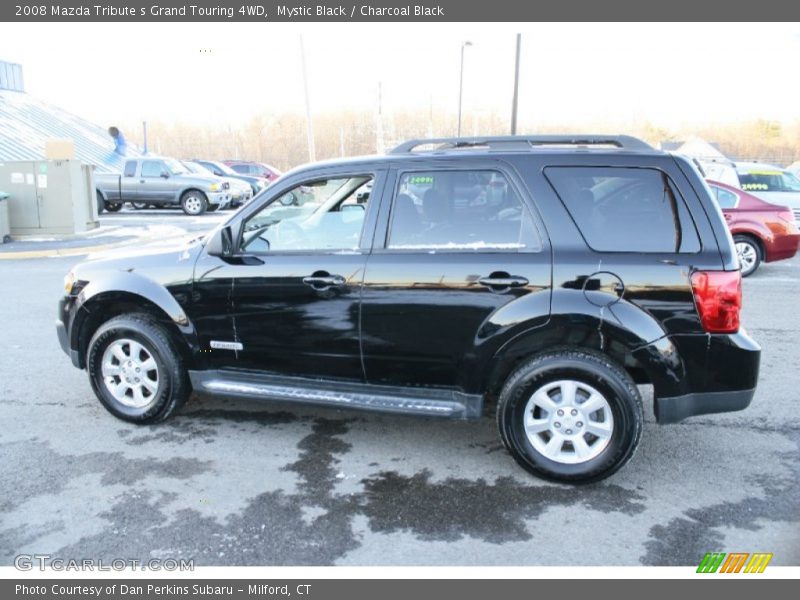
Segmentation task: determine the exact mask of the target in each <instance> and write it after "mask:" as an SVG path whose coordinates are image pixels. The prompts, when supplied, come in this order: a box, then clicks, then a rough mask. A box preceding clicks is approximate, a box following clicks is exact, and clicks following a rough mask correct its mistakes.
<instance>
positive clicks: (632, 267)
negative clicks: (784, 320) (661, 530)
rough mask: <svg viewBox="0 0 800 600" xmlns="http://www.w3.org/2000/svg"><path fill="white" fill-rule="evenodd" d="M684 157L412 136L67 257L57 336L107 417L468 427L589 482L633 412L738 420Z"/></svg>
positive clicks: (593, 141) (753, 355)
mask: <svg viewBox="0 0 800 600" xmlns="http://www.w3.org/2000/svg"><path fill="white" fill-rule="evenodd" d="M741 296H742V293H741V277H740V273H739V264H738V262H737V258H736V253H735V251H734V247H733V243H732V240H731V236H730V233H729V232H728V229H727V227H726V226H725V220H724V219H723V216H722V214H721V212H720V210H719V208H718V207H717V205H716V203H715V202H713V201H712V199H711V195H710V193H709V190H708V188H707V187H706V185H705V183H704V181H703V179H702V177H701V176H700V175H699V173H698V172H697V170H696V169H695V167H694V166H693V165H692V164H691V163H690V162H688V161H687V160H684V159H683V158H680V157H678V156H672V155H670V154H666V153H663V152H660V151H656V150H654V149H653V148H651V147H650V146H648V145H647V144H645V143H644V142H642V141H640V140H637V139H635V138H631V137H627V136H612V137H596V136H585V137H559V136H544V137H500V138H476V139H435V140H416V141H412V142H408V143H406V144H403V145H401V146H399V147H398V148H396V149H395V150H393V151H392V152H390V153H389V154H388V155H386V156H376V157H371V158H359V159H352V160H341V161H334V162H325V163H320V164H314V165H309V166H305V167H301V168H299V169H296V170H294V171H293V172H291V173H289V174H287V175H285V176H284V177H282V178H281V179H280V180H278V181H277V182H276V183H274V184H273V185H272V186H271V187H270V188H269V190H267V191H266V192H265V193H263V194H262V195H261V196H259V197H258V198H256V199H255V200H254V201H253V202H252V203H251V204H249V205H248V206H246V207H245V208H243V209H242V210H240V211H239V212H238V213H236V214H235V215H233V216H232V217H231V218H230V219H228V221H227V222H225V223H223V224H222V225H220V226H219V227H217V228H216V229H215V230H214V231H212V232H211V233H210V234H209V235H207V236H206V237H205V238H204V239H202V240H196V241H193V242H190V243H188V244H183V245H180V246H173V247H164V248H152V247H151V248H145V249H143V251H141V252H140V253H137V254H135V255H134V254H133V253H131V254H129V255H127V256H125V257H123V258H106V259H103V260H95V261H91V262H86V263H84V264H81V265H78V266H77V267H75V268H74V269H73V270H72V271H71V272H70V273H69V274H68V275H67V278H66V296H65V297H64V298H63V299H62V300H61V302H60V305H59V319H58V323H57V328H58V337H59V339H60V342H61V345H62V347H63V348H64V350H65V351H66V352H67V353H68V354H69V356H70V358H71V359H72V362H73V364H74V365H75V366H76V367H79V368H82V369H83V368H85V369H87V370H88V372H89V379H90V381H91V384H92V387H93V389H94V392H95V394H96V395H97V397H98V398H99V399H100V401H101V402H102V403H103V405H104V406H105V407H106V408H107V409H108V410H109V411H110V412H111V413H113V414H114V415H116V416H117V417H119V418H121V419H125V420H127V421H132V422H135V423H152V422H155V421H160V420H162V419H165V418H167V417H168V416H169V415H171V414H172V413H173V412H175V411H176V410H177V409H178V408H179V407H180V406H181V404H183V402H184V401H185V400H186V399H187V397H188V396H189V395H190V393H191V392H192V391H194V392H197V393H204V394H214V395H221V396H234V397H247V398H264V399H270V398H271V399H278V400H283V401H288V402H305V403H315V404H324V405H330V406H337V407H351V408H363V409H370V410H378V411H386V412H395V413H406V414H415V415H426V416H430V417H445V418H462V419H463V418H478V417H481V416H482V415H483V414H484V406H485V405H486V404H487V401H491V403H492V404H493V405H496V414H497V424H498V427H499V430H500V436H501V437H502V439H503V442H504V443H505V445H506V447H507V448H508V450H509V451H510V452H511V454H512V455H513V457H514V458H515V459H516V460H517V462H518V463H519V464H520V465H522V466H523V467H524V468H525V469H527V470H529V471H531V472H532V473H534V474H536V475H539V476H542V477H545V478H548V479H553V480H558V481H567V482H576V483H577V482H587V481H593V480H597V479H601V478H603V477H606V476H608V475H610V474H611V473H613V472H614V471H616V470H617V469H618V468H620V467H621V466H622V465H623V464H625V462H626V461H628V460H629V459H630V458H631V456H632V455H633V453H634V450H635V448H636V446H637V444H638V442H639V438H640V434H641V431H642V421H643V414H642V401H641V397H640V394H639V390H638V389H637V385H636V384H652V386H653V388H654V397H655V406H654V408H655V416H656V419H657V420H658V421H659V422H661V423H672V422H676V421H679V420H681V419H683V418H685V417H688V416H691V415H698V414H705V413H715V412H723V411H734V410H741V409H743V408H745V407H747V406H748V404H749V403H750V401H751V399H752V397H753V394H754V392H755V387H756V381H757V378H758V366H759V356H760V348H759V346H758V345H757V344H756V343H755V342H754V341H753V340H752V339H751V338H750V337H749V336H748V335H747V334H746V333H745V332H744V330H743V329H741V328H740V326H739V311H740V307H741Z"/></svg>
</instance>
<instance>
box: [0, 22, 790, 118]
mask: <svg viewBox="0 0 800 600" xmlns="http://www.w3.org/2000/svg"><path fill="white" fill-rule="evenodd" d="M517 32H521V33H522V34H523V53H522V69H521V80H520V114H521V120H522V121H523V122H525V123H528V124H537V123H541V124H544V125H551V124H563V123H570V122H574V121H578V122H601V121H604V122H607V123H609V124H610V125H613V126H616V125H619V126H620V127H623V128H624V126H625V125H626V124H632V123H634V122H637V121H638V122H641V121H645V120H648V121H651V122H654V123H656V124H659V125H662V126H666V127H678V126H681V125H692V124H705V123H719V122H730V121H735V120H740V119H752V118H766V119H777V120H782V121H791V120H795V119H798V118H800V101H798V98H800V77H798V76H797V58H798V57H800V26H798V25H794V24H789V25H781V24H757V23H754V24H697V25H693V24H690V25H686V24H653V25H648V24H620V25H614V24H563V25H559V24H523V25H519V24H508V25H485V24H453V25H439V24H415V25H409V24H399V25H387V24H324V25H323V24H283V23H281V24H256V23H253V24H249V23H246V24H238V23H210V24H205V23H201V24H149V23H135V24H100V23H87V24H66V25H65V24H61V25H58V24H50V23H44V24H33V23H15V24H13V25H12V24H9V23H2V24H0V60H7V61H12V62H19V63H21V64H22V65H23V68H24V74H25V83H26V88H27V91H28V92H29V93H31V94H35V95H36V96H38V97H40V98H43V99H46V100H48V101H50V102H53V103H55V104H57V105H59V106H61V107H63V108H65V109H68V110H70V111H72V112H75V113H77V114H79V115H81V116H84V117H87V118H89V119H91V120H93V121H95V122H98V123H100V124H103V125H108V124H113V123H134V122H138V121H140V120H145V119H148V120H152V119H157V120H161V121H166V122H168V123H169V122H180V121H183V122H188V123H203V122H207V123H213V124H221V125H227V124H230V125H236V124H238V123H240V122H242V121H244V120H246V119H247V118H249V117H250V116H252V115H253V114H256V113H261V112H265V111H266V112H267V113H269V112H273V111H282V110H286V109H294V110H297V111H298V112H300V111H303V85H302V77H301V66H300V65H301V61H300V41H299V40H300V34H303V37H304V40H305V48H306V57H307V64H308V73H309V85H310V92H311V104H312V109H313V111H314V112H315V113H318V112H323V111H330V110H336V109H339V108H358V109H362V108H366V109H374V107H375V106H376V101H377V85H378V82H379V81H381V82H382V85H383V101H384V109H385V110H386V111H391V110H394V109H398V108H418V109H420V110H425V111H427V110H428V109H429V107H430V106H431V104H433V106H434V108H436V109H444V110H451V111H453V112H455V110H456V108H457V102H458V71H459V56H460V48H461V43H462V42H463V41H464V40H470V41H471V42H472V43H473V45H472V46H471V47H469V48H467V49H466V56H465V89H464V111H465V117H466V118H469V115H470V114H473V113H475V112H477V113H480V112H482V111H484V112H485V111H488V110H492V109H494V110H497V111H501V112H503V113H507V112H508V111H509V110H510V104H511V92H512V82H513V65H514V44H515V34H516V33H517Z"/></svg>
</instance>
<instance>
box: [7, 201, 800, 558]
mask: <svg viewBox="0 0 800 600" xmlns="http://www.w3.org/2000/svg"><path fill="white" fill-rule="evenodd" d="M109 218H113V219H122V218H125V217H124V215H118V216H113V217H109ZM181 218H182V217H181ZM74 262H75V259H64V258H55V259H49V260H27V261H3V262H2V263H0V274H2V275H3V279H4V280H5V281H7V282H9V283H10V285H7V289H9V287H10V291H11V293H10V294H9V293H7V294H5V295H4V298H3V301H2V303H0V323H2V331H3V334H4V335H3V338H4V339H3V349H4V351H3V352H2V353H0V405H1V406H0V420H1V421H2V427H0V452H1V453H2V456H3V458H4V460H3V461H2V464H0V563H1V564H11V563H12V562H13V557H14V556H15V555H17V554H20V553H28V554H33V553H40V554H41V553H45V554H50V555H52V556H56V557H61V558H83V557H101V558H103V559H106V560H111V559H113V558H138V559H147V558H150V557H160V558H166V557H174V558H181V557H182V558H194V559H195V562H196V564H198V565H202V564H208V565H240V564H275V565H278V564H281V565H292V564H314V565H324V564H350V565H372V564H412V565H439V564H468V565H473V564H486V565H558V564H567V565H638V564H645V565H696V564H698V563H699V561H700V559H701V558H702V556H703V554H704V553H705V552H707V551H715V550H716V551H727V552H734V551H740V552H756V551H759V552H773V553H774V555H775V556H774V559H773V563H772V564H781V565H798V564H800V535H799V533H800V523H798V520H800V481H799V479H800V477H799V476H800V454H799V453H798V450H800V417H798V410H797V406H798V401H800V392H799V391H798V390H800V369H798V365H800V346H799V345H798V344H797V339H798V335H800V321H799V320H798V319H797V314H796V313H797V311H796V307H797V290H798V282H800V258H795V259H793V260H791V261H788V262H784V263H779V264H776V265H765V266H763V267H762V269H761V270H760V271H759V272H758V273H757V274H756V275H754V276H753V277H751V278H749V279H747V280H746V281H745V283H744V291H745V308H744V323H745V325H746V327H747V329H748V330H749V331H750V333H751V334H752V335H753V336H754V337H755V338H756V339H757V340H758V341H759V342H761V344H762V345H763V357H762V370H761V380H760V383H759V388H758V393H757V395H756V398H755V400H754V403H753V405H752V406H751V407H750V408H749V409H748V410H746V411H744V412H741V413H734V414H729V415H717V416H706V417H698V418H694V419H691V420H688V421H686V422H684V423H681V424H677V425H671V426H657V425H656V424H655V423H654V420H653V418H652V398H651V396H650V395H649V394H648V395H646V412H647V414H648V415H650V416H649V417H648V422H647V424H646V427H645V430H644V433H643V437H642V444H641V446H640V449H639V451H638V453H637V455H636V456H635V457H634V459H633V460H632V461H631V462H630V463H629V464H628V465H627V466H626V467H625V468H624V469H623V470H622V471H620V472H619V473H617V474H616V475H615V476H613V477H612V478H611V479H609V480H606V481H605V482H601V483H598V484H594V485H590V486H584V487H567V486H561V485H554V484H549V483H545V482H542V481H540V480H537V479H535V478H533V477H530V476H528V475H527V474H526V473H525V472H523V471H522V470H521V469H520V468H518V467H517V466H516V464H515V463H514V461H513V460H512V459H511V458H510V456H509V455H508V454H507V453H506V452H505V451H504V450H503V448H502V446H501V444H500V441H499V439H498V437H497V434H496V431H495V426H494V421H493V419H492V418H491V417H485V418H483V419H482V420H479V421H476V422H442V421H435V420H425V419H418V418H410V417H399V416H385V415H384V416H381V415H374V414H367V413H359V412H346V411H337V410H329V409H316V408H298V407H294V406H291V405H287V404H267V403H257V402H247V401H226V400H200V399H196V398H194V399H192V400H191V401H190V402H189V403H188V405H187V406H186V407H185V408H184V410H183V411H182V413H181V414H180V415H178V416H177V417H176V418H173V419H172V420H170V421H168V422H166V423H164V424H161V425H158V426H147V427H135V426H132V425H128V424H125V423H123V422H121V421H118V420H116V419H114V418H113V417H111V416H110V415H109V414H108V413H107V412H106V411H105V410H104V409H103V408H101V406H100V405H99V404H98V402H97V401H96V400H95V399H94V397H93V395H92V393H91V390H90V387H89V383H88V380H87V378H86V374H85V373H84V372H82V371H78V370H76V369H74V368H73V367H72V366H71V364H70V362H69V360H68V359H67V358H66V356H64V355H63V354H62V352H61V350H60V348H59V347H58V343H57V341H56V336H55V331H54V327H53V316H54V313H55V303H56V299H57V298H58V296H59V293H60V291H61V281H62V276H63V275H64V273H66V271H67V270H68V268H69V267H70V266H71V264H72V263H74ZM23 281H24V284H23V283H22V282H23Z"/></svg>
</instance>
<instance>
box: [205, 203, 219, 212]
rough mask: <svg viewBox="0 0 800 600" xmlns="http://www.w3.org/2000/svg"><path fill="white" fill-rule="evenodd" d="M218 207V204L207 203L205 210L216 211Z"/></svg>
mask: <svg viewBox="0 0 800 600" xmlns="http://www.w3.org/2000/svg"><path fill="white" fill-rule="evenodd" d="M218 208H219V204H209V205H208V209H207V210H208V212H217V209H218Z"/></svg>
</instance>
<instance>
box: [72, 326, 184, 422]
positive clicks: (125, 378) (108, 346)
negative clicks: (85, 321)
mask: <svg viewBox="0 0 800 600" xmlns="http://www.w3.org/2000/svg"><path fill="white" fill-rule="evenodd" d="M86 364H87V370H88V372H89V379H90V381H91V383H92V389H93V390H94V393H95V395H96V396H97V397H98V399H99V400H100V402H102V403H103V405H104V406H105V407H106V409H108V411H109V412H110V413H112V414H113V415H114V416H116V417H119V418H120V419H123V420H125V421H130V422H132V423H140V424H144V423H154V422H157V421H163V420H164V419H166V418H167V417H169V416H170V415H171V414H173V413H174V412H175V411H177V410H178V409H179V408H180V407H181V405H183V403H184V402H185V401H186V398H187V397H188V396H189V394H190V392H191V385H190V384H189V380H188V376H187V372H186V368H185V365H184V362H183V357H182V356H181V353H180V352H179V351H178V349H177V348H176V346H175V343H174V342H173V340H172V338H171V337H170V334H169V332H168V331H167V330H166V329H165V328H164V327H163V326H162V325H161V324H159V323H158V322H157V321H156V320H154V319H153V318H151V317H150V316H148V315H140V314H134V315H123V316H119V317H115V318H113V319H111V320H109V321H107V322H106V323H104V324H103V325H101V326H100V327H99V329H98V330H97V331H96V332H95V334H94V336H92V339H91V341H90V342H89V349H88V352H87V360H86Z"/></svg>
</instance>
